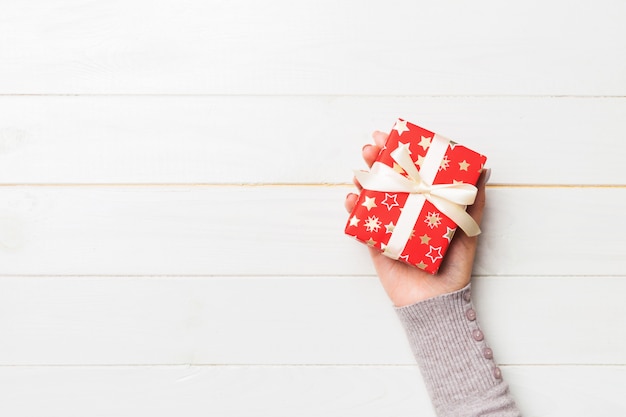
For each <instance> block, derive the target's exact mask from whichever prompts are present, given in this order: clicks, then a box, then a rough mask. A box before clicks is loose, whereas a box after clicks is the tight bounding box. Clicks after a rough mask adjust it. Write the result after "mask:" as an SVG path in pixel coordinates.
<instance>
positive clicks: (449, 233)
mask: <svg viewBox="0 0 626 417" xmlns="http://www.w3.org/2000/svg"><path fill="white" fill-rule="evenodd" d="M446 229H448V230H446V233H444V234H443V236H442V237H444V238H446V239H448V242H450V241H451V240H452V238H453V237H454V232H456V229H450V228H449V227H447V226H446Z"/></svg>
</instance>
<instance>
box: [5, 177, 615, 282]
mask: <svg viewBox="0 0 626 417" xmlns="http://www.w3.org/2000/svg"><path fill="white" fill-rule="evenodd" d="M351 190H352V188H351V187H324V186H319V187H286V186H283V187H280V186H278V187H269V186H263V187H235V186H232V187H231V186H223V187H220V186H211V187H204V186H195V187H192V186H181V187H161V186H154V187H145V186H137V187H93V186H76V187H57V186H49V187H29V186H16V187H0V265H2V269H1V273H2V274H5V275H32V274H39V275H93V274H96V275H302V274H307V275H333V276H334V275H371V274H373V269H372V267H371V266H370V264H369V262H368V260H367V251H365V250H364V247H363V245H361V244H358V243H355V242H354V241H352V240H351V239H349V238H348V237H346V236H345V235H344V234H343V228H344V226H345V223H346V220H347V214H346V213H345V211H344V209H343V201H344V197H345V195H346V193H347V192H348V191H351ZM559 207H561V208H562V210H557V209H556V208H559ZM624 211H626V189H624V188H573V187H567V188H499V187H496V188H492V189H490V190H489V206H488V209H487V212H486V220H485V224H484V227H483V229H484V235H483V236H482V244H481V246H480V249H479V256H478V259H477V263H476V268H475V273H476V274H479V275H619V274H622V273H623V272H624V270H626V258H624V256H623V250H622V249H623V242H622V235H623V233H621V232H622V231H623V230H622V229H623V228H621V226H620V225H621V223H620V220H619V219H620V218H621V216H622V214H623V213H624ZM312 254H315V255H314V256H315V258H313V259H312Z"/></svg>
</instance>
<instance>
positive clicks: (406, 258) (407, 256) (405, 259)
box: [398, 255, 409, 262]
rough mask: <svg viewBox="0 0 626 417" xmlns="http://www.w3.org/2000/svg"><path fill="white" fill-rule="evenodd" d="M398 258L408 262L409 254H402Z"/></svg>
mask: <svg viewBox="0 0 626 417" xmlns="http://www.w3.org/2000/svg"><path fill="white" fill-rule="evenodd" d="M398 259H402V260H403V261H405V262H409V255H402V256H400V257H399V258H398Z"/></svg>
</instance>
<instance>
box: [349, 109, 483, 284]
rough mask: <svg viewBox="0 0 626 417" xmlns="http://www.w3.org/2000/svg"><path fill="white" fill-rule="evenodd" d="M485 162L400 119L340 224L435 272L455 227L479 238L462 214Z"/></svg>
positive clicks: (365, 240) (360, 173)
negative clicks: (357, 197) (349, 211)
mask: <svg viewBox="0 0 626 417" xmlns="http://www.w3.org/2000/svg"><path fill="white" fill-rule="evenodd" d="M486 160H487V158H486V157H485V156H483V155H481V154H479V153H477V152H475V151H473V150H471V149H469V148H467V147H465V146H462V145H459V144H457V143H456V142H453V141H451V140H449V139H447V138H445V137H443V136H441V135H438V134H436V133H433V132H430V131H428V130H426V129H424V128H421V127H419V126H416V125H414V124H411V123H409V122H407V121H405V120H402V119H399V120H398V121H397V122H396V124H395V125H394V127H393V129H392V130H391V133H390V134H389V137H388V139H387V141H386V142H385V146H384V147H383V148H382V149H381V151H380V153H379V155H378V157H377V158H376V161H375V162H374V164H373V165H372V168H371V169H370V171H367V172H366V171H355V176H356V178H357V179H358V180H359V182H360V183H361V185H362V186H363V190H362V191H361V193H360V195H359V199H358V201H357V203H356V205H355V206H354V209H353V210H352V212H351V213H350V216H349V218H348V222H347V224H346V227H345V233H346V234H347V235H350V236H353V237H355V238H356V239H357V240H359V241H360V242H362V243H365V244H366V245H368V246H370V247H372V248H376V249H378V250H380V251H381V252H382V253H383V254H384V255H386V256H388V257H390V258H392V259H397V260H400V261H403V262H406V263H408V264H411V265H414V266H416V267H418V268H420V269H423V270H425V271H427V272H430V273H431V274H435V273H436V272H437V270H438V269H439V267H440V266H441V263H442V261H443V259H444V256H445V253H446V251H447V249H448V246H449V245H450V242H451V240H452V237H453V236H454V233H455V232H456V230H457V228H461V229H462V230H463V232H465V233H467V234H468V235H469V236H475V235H477V234H479V233H480V229H479V227H478V225H477V224H476V223H475V222H474V220H473V219H472V218H471V216H470V215H469V214H467V212H466V211H465V209H466V207H467V206H468V205H471V204H473V203H474V198H475V196H476V192H477V189H476V187H475V185H476V183H477V181H478V177H479V176H480V173H481V171H482V169H483V166H484V164H485V162H486Z"/></svg>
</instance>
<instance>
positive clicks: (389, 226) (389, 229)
mask: <svg viewBox="0 0 626 417" xmlns="http://www.w3.org/2000/svg"><path fill="white" fill-rule="evenodd" d="M395 228H396V225H395V224H393V222H389V224H386V225H385V233H393V230H394V229H395Z"/></svg>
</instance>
